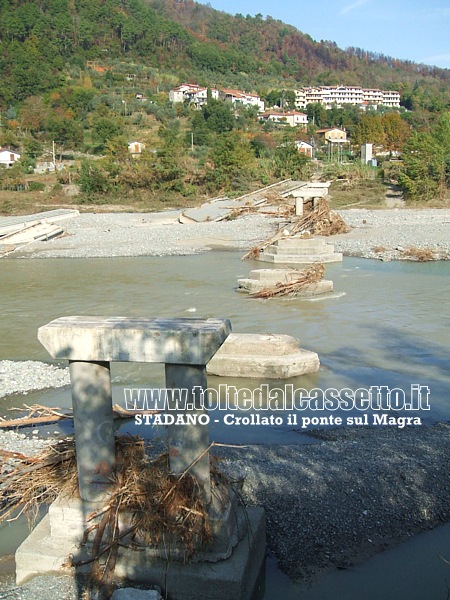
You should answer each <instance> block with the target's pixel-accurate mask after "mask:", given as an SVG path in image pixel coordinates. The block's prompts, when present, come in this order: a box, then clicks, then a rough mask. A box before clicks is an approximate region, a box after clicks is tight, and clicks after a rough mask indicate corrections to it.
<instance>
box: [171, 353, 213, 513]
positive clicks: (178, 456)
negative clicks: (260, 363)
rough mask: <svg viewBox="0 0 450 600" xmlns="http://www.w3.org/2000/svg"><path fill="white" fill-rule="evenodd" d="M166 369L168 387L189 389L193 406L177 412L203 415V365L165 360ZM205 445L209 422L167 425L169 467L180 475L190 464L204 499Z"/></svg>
mask: <svg viewBox="0 0 450 600" xmlns="http://www.w3.org/2000/svg"><path fill="white" fill-rule="evenodd" d="M165 369H166V387H167V388H179V389H187V390H190V393H191V396H190V398H189V403H190V404H191V405H192V406H191V407H187V408H186V410H184V411H177V414H182V415H183V414H184V415H187V414H190V415H195V416H196V417H197V418H200V417H201V416H202V415H205V409H204V408H203V407H202V405H201V402H200V398H201V390H205V389H206V388H207V387H208V384H207V382H206V366H205V365H168V364H166V367H165ZM208 445H209V432H208V425H205V424H203V425H202V424H201V423H199V422H198V421H197V422H196V423H195V424H190V425H169V463H170V470H171V472H172V473H174V474H175V475H181V474H182V473H183V472H184V471H185V470H186V469H188V468H189V467H190V466H191V465H192V467H191V470H190V472H191V474H192V475H194V477H196V478H197V480H198V481H199V483H200V484H201V485H202V486H203V492H204V499H205V500H206V502H207V503H209V502H210V500H211V490H210V472H209V452H208V451H207V450H208ZM199 457H200V458H199Z"/></svg>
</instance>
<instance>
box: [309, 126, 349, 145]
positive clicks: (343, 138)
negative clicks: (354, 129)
mask: <svg viewBox="0 0 450 600" xmlns="http://www.w3.org/2000/svg"><path fill="white" fill-rule="evenodd" d="M316 135H317V136H318V137H319V139H320V140H321V141H323V142H325V144H345V143H346V142H347V141H348V140H347V132H346V131H345V129H339V128H338V127H329V128H326V129H318V130H317V131H316Z"/></svg>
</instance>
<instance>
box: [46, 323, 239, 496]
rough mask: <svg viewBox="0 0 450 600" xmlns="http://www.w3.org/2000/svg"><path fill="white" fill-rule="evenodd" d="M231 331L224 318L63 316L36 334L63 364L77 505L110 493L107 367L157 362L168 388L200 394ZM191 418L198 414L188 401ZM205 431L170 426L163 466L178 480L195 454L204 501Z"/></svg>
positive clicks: (112, 442) (206, 473) (207, 482)
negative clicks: (69, 405)
mask: <svg viewBox="0 0 450 600" xmlns="http://www.w3.org/2000/svg"><path fill="white" fill-rule="evenodd" d="M230 332H231V324H230V321H229V320H228V319H198V318H194V319H189V318H180V319H161V318H159V319H158V318H157V319H152V318H137V317H92V316H70V317H61V318H59V319H55V320H54V321H51V322H50V323H48V324H47V325H44V326H43V327H40V328H39V330H38V339H39V341H40V342H41V343H42V345H43V346H44V347H45V348H46V349H47V351H48V352H49V353H50V355H51V356H52V357H53V358H59V359H66V360H68V361H69V365H70V378H71V388H72V404H73V413H74V430H75V445H76V452H77V468H78V482H79V492H80V496H81V498H82V499H83V500H86V501H91V502H96V501H101V500H104V499H105V498H106V497H107V496H108V493H109V490H110V489H111V487H112V478H111V475H112V474H113V472H114V466H115V439H114V422H113V412H112V393H111V376H110V363H111V362H149V363H164V364H165V369H166V386H167V387H169V388H180V389H185V388H187V389H191V390H194V388H196V389H197V390H198V389H199V388H202V389H205V388H206V387H207V382H206V364H207V363H208V362H209V360H210V359H211V358H212V357H213V356H214V354H215V353H216V352H217V350H218V349H219V348H220V346H221V345H222V344H223V342H224V341H225V340H226V338H227V337H228V335H229V333H230ZM193 400H194V402H193V408H192V409H191V410H190V412H194V411H195V412H197V413H201V412H203V411H204V410H205V409H204V408H203V407H201V406H198V403H197V402H195V398H193ZM208 444H209V435H208V427H207V426H205V425H201V424H196V425H172V426H169V463H170V469H171V471H172V472H173V473H174V474H180V473H182V472H183V471H184V470H185V469H187V468H188V467H190V466H191V465H192V463H194V462H195V461H196V459H198V458H199V456H202V455H203V456H202V458H200V459H199V460H197V462H195V464H194V466H193V467H192V468H191V473H192V474H193V475H194V476H195V477H197V479H198V480H199V482H200V483H201V484H202V486H203V489H204V494H205V500H206V501H207V502H209V501H210V499H211V490H210V468H209V453H208V452H207V448H208Z"/></svg>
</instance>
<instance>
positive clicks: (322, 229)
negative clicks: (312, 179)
mask: <svg viewBox="0 0 450 600" xmlns="http://www.w3.org/2000/svg"><path fill="white" fill-rule="evenodd" d="M349 230H350V228H349V226H348V225H347V223H346V222H345V221H344V219H343V218H342V217H341V216H340V215H338V214H337V213H335V212H332V211H331V210H330V204H329V202H328V200H327V199H326V198H320V199H319V200H318V202H317V204H316V207H315V208H313V209H312V210H311V211H310V212H308V213H306V214H304V215H302V216H301V217H299V218H298V219H296V220H294V221H292V222H291V223H289V224H287V225H285V226H284V227H283V229H281V230H280V231H278V232H277V233H276V234H275V235H274V236H273V237H271V238H270V239H269V240H266V241H265V242H264V243H262V244H261V245H259V246H255V247H254V248H251V249H250V250H249V251H248V252H247V254H245V255H244V256H243V257H242V260H246V259H255V258H257V257H258V256H259V254H260V253H261V252H264V250H265V249H266V248H267V247H268V246H270V245H271V244H274V243H275V242H277V241H278V240H282V239H286V238H290V237H293V236H297V237H305V238H306V237H309V236H311V235H323V236H330V235H336V234H338V233H347V232H348V231H349Z"/></svg>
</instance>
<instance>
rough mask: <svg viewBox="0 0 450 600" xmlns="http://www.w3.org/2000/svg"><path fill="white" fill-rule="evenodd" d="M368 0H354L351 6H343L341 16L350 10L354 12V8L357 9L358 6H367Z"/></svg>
mask: <svg viewBox="0 0 450 600" xmlns="http://www.w3.org/2000/svg"><path fill="white" fill-rule="evenodd" d="M368 1H369V0H356V1H355V2H353V3H352V4H348V5H347V6H345V7H344V8H343V9H342V10H341V15H345V14H347V13H348V12H350V11H351V10H354V9H355V8H358V6H362V5H363V4H367V3H368Z"/></svg>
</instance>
